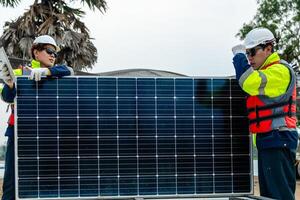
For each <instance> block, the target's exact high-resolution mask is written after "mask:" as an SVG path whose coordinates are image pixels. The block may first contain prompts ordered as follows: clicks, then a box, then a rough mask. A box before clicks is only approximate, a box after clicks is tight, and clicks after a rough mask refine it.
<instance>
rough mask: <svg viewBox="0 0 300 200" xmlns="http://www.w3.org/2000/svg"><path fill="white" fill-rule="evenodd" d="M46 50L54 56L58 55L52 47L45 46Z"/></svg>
mask: <svg viewBox="0 0 300 200" xmlns="http://www.w3.org/2000/svg"><path fill="white" fill-rule="evenodd" d="M44 50H45V51H46V53H47V54H49V55H50V56H53V57H54V58H56V57H57V52H56V51H55V50H54V49H52V48H45V49H44Z"/></svg>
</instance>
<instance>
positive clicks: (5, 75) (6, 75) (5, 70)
mask: <svg viewBox="0 0 300 200" xmlns="http://www.w3.org/2000/svg"><path fill="white" fill-rule="evenodd" d="M0 65H1V66H0V70H1V71H0V76H1V77H0V78H1V79H2V80H3V81H4V83H5V84H7V85H8V86H9V87H10V88H13V86H14V80H13V78H12V77H11V75H10V73H9V70H8V67H7V65H6V64H3V63H0Z"/></svg>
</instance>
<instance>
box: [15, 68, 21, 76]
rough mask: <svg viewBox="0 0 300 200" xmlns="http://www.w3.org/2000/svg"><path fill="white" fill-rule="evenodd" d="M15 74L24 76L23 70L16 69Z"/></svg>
mask: <svg viewBox="0 0 300 200" xmlns="http://www.w3.org/2000/svg"><path fill="white" fill-rule="evenodd" d="M14 74H15V75H16V76H22V69H15V70H14Z"/></svg>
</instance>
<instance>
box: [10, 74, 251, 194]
mask: <svg viewBox="0 0 300 200" xmlns="http://www.w3.org/2000/svg"><path fill="white" fill-rule="evenodd" d="M74 78H75V79H76V83H77V86H78V82H79V80H80V79H81V78H94V79H96V80H97V82H98V79H105V78H107V79H115V80H116V84H117V80H120V79H121V80H125V79H127V80H128V79H133V80H135V83H137V82H138V80H141V79H149V80H150V79H152V80H155V81H154V82H155V84H156V82H157V80H160V81H161V82H164V79H168V80H173V82H174V84H173V86H174V89H175V80H191V81H193V84H194V81H195V80H196V79H210V80H211V81H212V82H213V80H223V79H228V80H229V83H230V84H231V82H232V80H233V79H232V78H228V77H226V78H224V77H182V78H181V77H176V78H175V77H174V78H173V77H145V78H144V77H138V78H137V77H126V78H123V77H90V76H88V77H82V76H81V77H65V78H64V79H70V82H72V81H71V79H74ZM17 79H22V78H17ZM56 80H58V79H56ZM39 84H40V83H36V87H38V85H39ZM71 85H73V84H70V87H72V86H71ZM163 85H164V84H163ZM96 86H97V93H98V92H100V90H99V88H98V87H99V84H96ZM105 86H107V85H105ZM136 87H137V84H136ZM155 87H156V85H155ZM211 87H213V85H211ZM193 88H194V85H193ZM59 89H60V88H59V85H58V84H57V87H56V90H57V91H59ZM156 89H157V88H156ZM231 89H232V88H231V85H230V92H231ZM116 91H118V90H116ZM175 91H177V90H175ZM43 92H44V91H42V92H41V93H40V95H41V96H43V97H46V96H47V94H46V93H43ZM78 92H79V90H78V88H77V96H78ZM102 92H104V91H102ZM105 92H107V91H105ZM156 92H157V90H156ZM164 92H165V91H163V90H161V91H160V92H159V95H161V96H162V97H164V98H168V97H167V96H168V95H167V94H165V93H164ZM193 92H194V91H193ZM149 93H151V91H150V92H149ZM149 93H141V92H140V93H139V94H140V96H142V95H145V98H147V97H149V96H147V95H150V94H149ZM25 94H26V93H25ZM103 94H105V95H109V94H106V93H103ZM137 94H138V89H137V88H136V94H135V95H137ZM81 95H83V96H84V95H85V93H82V94H81ZM111 95H115V94H111ZM131 95H132V94H131ZM178 95H182V97H183V98H185V97H187V98H190V97H191V96H189V95H190V94H188V93H185V92H183V91H182V92H181V93H180V92H179V93H178ZM193 95H194V94H193ZM50 96H51V95H50ZM98 96H99V95H98V94H97V98H98ZM120 96H121V98H124V99H125V102H123V101H120V102H119V100H118V98H117V100H116V106H117V107H118V106H119V104H118V103H120V105H123V106H124V110H126V109H127V110H131V109H128V108H127V107H126V100H127V99H126V98H130V97H128V96H130V94H126V93H122V94H120ZM175 96H176V94H174V97H175ZM131 97H132V96H131ZM138 97H139V96H138ZM209 97H214V96H213V94H211V96H209V95H208V96H207V98H208V99H209ZM17 98H18V97H17ZM17 98H16V101H15V104H16V113H18V110H17V107H18V103H17ZM55 98H57V99H60V98H61V97H59V95H57V96H56V97H55ZM55 98H53V99H52V100H55ZM107 98H109V97H107ZM195 98H197V97H194V96H193V99H195ZM221 98H222V97H221ZM231 98H232V96H231V95H230V105H231ZM25 99H26V98H25ZM77 99H78V97H77ZM157 99H159V98H156V97H155V101H156V103H155V107H156V109H155V112H157ZM48 100H49V98H47V101H48ZM68 100H70V99H68ZM129 100H130V99H128V101H129ZM144 100H145V99H144ZM174 101H175V100H174ZM193 101H194V100H193ZM211 101H212V105H213V101H214V99H213V98H212V100H211ZM36 102H38V105H40V104H43V103H44V102H43V99H42V100H40V98H39V96H38V95H37V96H36ZM77 102H78V100H77ZM97 102H98V101H97ZM145 102H146V103H147V101H145ZM44 104H45V103H44ZM96 104H97V113H96V114H95V113H93V114H92V115H93V116H96V117H97V119H99V116H100V115H101V113H100V112H99V109H98V106H99V102H98V103H96ZM193 104H194V103H193ZM28 105H30V102H29V103H28ZM77 105H78V103H77ZM135 105H136V108H137V106H138V103H137V102H135ZM162 105H163V106H166V105H167V104H166V103H164V102H162ZM58 106H59V105H58V103H57V113H56V114H57V116H59V113H58V112H59V109H58ZM78 110H79V108H78V107H77V112H78ZM90 110H91V111H92V109H90ZM174 110H175V111H176V105H175V103H174ZM51 111H52V109H50V110H49V112H50V113H51ZM38 112H39V110H38V109H37V111H36V112H35V113H33V114H32V115H39V114H41V115H43V113H38ZM117 112H118V109H117ZM122 112H123V111H122ZM144 112H145V113H147V112H150V113H151V111H147V110H145V111H144ZM164 112H165V113H161V114H163V115H166V116H169V115H172V113H171V114H170V113H168V112H169V111H164ZM180 112H183V113H182V116H184V115H185V114H184V112H185V111H184V110H182V111H180ZM193 112H195V105H193ZM230 112H233V110H232V109H230ZM48 114H49V113H48ZM78 114H79V115H80V113H77V115H78ZM119 114H120V115H122V114H124V116H133V114H134V113H126V112H124V113H117V114H116V113H113V114H112V115H119ZM148 114H149V113H148ZM152 114H153V113H152ZM155 114H156V115H157V113H155ZM211 114H212V113H211ZM214 114H216V116H217V115H218V113H213V114H212V115H207V116H214ZM231 114H232V113H231ZM53 115H55V114H53ZM71 115H72V114H71ZM74 115H75V114H74ZM135 115H137V113H135ZM194 115H195V113H193V116H194ZM174 116H177V115H176V113H174ZM59 118H60V116H59ZM230 118H232V115H230ZM17 119H18V118H17V116H16V127H15V133H16V139H15V150H16V152H18V136H17V132H18V129H17V127H18V122H17V121H18V120H17ZM38 120H39V118H38V117H37V121H38ZM118 120H119V118H117V121H118ZM155 121H156V126H157V125H158V124H157V118H155ZM174 121H175V124H176V117H175V120H174ZM78 123H79V122H78ZM117 123H118V122H117ZM118 125H120V124H118ZM193 125H194V126H196V119H195V117H194V118H193ZM230 125H232V124H231V123H230ZM97 128H99V124H98V122H97ZM193 128H194V129H195V127H193ZM37 129H38V128H37ZM156 129H157V127H156ZM175 129H176V125H175ZM47 131H48V130H47ZM136 131H138V130H137V129H136ZM77 132H78V136H79V130H77ZM156 132H157V130H156ZM156 134H157V133H156ZM37 135H38V134H37ZM232 137H233V133H232V127H231V144H233V139H232ZM175 138H176V137H175ZM39 140H40V138H39V137H38V136H37V142H39ZM54 140H55V139H54ZM59 140H60V138H59V137H58V138H57V142H59ZM66 142H67V141H66ZM78 142H79V141H78ZM251 142H252V140H251V137H250V136H249V151H250V152H249V153H250V155H249V158H250V160H252V145H251V144H252V143H251ZM97 145H98V146H99V143H97ZM175 145H176V140H175ZM194 145H195V142H194ZM37 147H39V145H37ZM59 147H60V146H59ZM78 148H79V145H78ZM232 148H233V147H231V150H232ZM194 149H196V148H195V147H194ZM175 150H176V149H175ZM78 151H79V150H78ZM98 151H99V149H98ZM156 151H157V149H156ZM39 153H40V152H38V150H37V154H39ZM231 153H232V152H231ZM54 154H55V152H54ZM77 155H79V153H78V154H77ZM98 155H99V154H98ZM18 158H19V157H18V156H16V157H15V161H16V162H15V163H16V184H17V187H16V194H17V197H18V194H19V184H18V177H19V174H18V173H19V171H18V170H17V169H18ZM98 158H99V157H98ZM118 159H119V158H118ZM194 159H195V158H194ZM231 159H233V155H232V156H231ZM38 160H39V158H38ZM175 160H176V157H175ZM38 162H41V161H38ZM118 162H120V161H118ZM175 162H176V161H175ZM150 163H152V162H150ZM77 164H78V166H80V163H79V159H78V163H77ZM194 164H196V162H194ZM156 165H158V161H157V159H156ZM37 167H38V164H37ZM98 167H99V166H98ZM249 167H250V169H249V170H250V174H253V167H252V163H250V166H249ZM137 169H138V167H137ZM231 169H234V166H231ZM58 170H59V169H58ZM78 172H79V173H80V171H79V169H78ZM37 173H40V172H39V170H37ZM232 173H233V171H232ZM37 176H38V177H39V175H37ZM176 177H177V176H176ZM97 178H98V179H99V178H100V177H99V172H98V177H97ZM182 178H184V177H182ZM220 178H222V177H220ZM223 178H224V177H223ZM233 178H234V177H233V174H232V176H231V181H233ZM118 179H119V178H118ZM194 179H196V177H194ZM58 180H60V178H58ZM182 180H183V181H184V179H182ZM48 181H49V180H48ZM124 181H126V179H125V180H124ZM37 182H39V179H38V181H37ZM58 182H59V181H58ZM195 184H196V182H195ZM232 184H233V182H232ZM78 185H80V184H78ZM98 186H99V187H100V186H101V184H99V180H98ZM157 187H158V185H157ZM213 187H215V185H214V186H213ZM232 187H233V186H232ZM250 188H251V189H250V191H249V192H245V193H244V192H241V193H232V194H229V193H216V191H215V189H214V192H213V193H207V194H196V193H195V194H178V192H176V193H177V194H176V195H174V194H172V195H170V194H166V195H164V194H163V195H158V194H157V195H116V196H99V195H98V196H96V197H84V196H83V197H76V196H74V197H50V198H49V197H46V198H42V197H40V199H61V198H63V199H95V198H96V199H99V198H104V199H107V198H112V199H119V198H135V197H140V198H174V197H176V198H180V197H182V198H183V197H184V198H188V197H224V196H226V195H227V196H228V195H229V196H241V195H251V194H253V176H252V175H250ZM176 189H178V187H176ZM58 190H59V189H58ZM99 192H100V191H99ZM118 193H119V194H120V191H119V192H118ZM18 199H37V198H19V197H18Z"/></svg>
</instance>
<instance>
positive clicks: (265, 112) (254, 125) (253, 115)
mask: <svg viewBox="0 0 300 200" xmlns="http://www.w3.org/2000/svg"><path fill="white" fill-rule="evenodd" d="M273 64H278V63H271V64H270V65H268V66H266V67H265V68H267V67H270V66H271V65H273ZM280 64H284V65H285V66H286V67H287V68H288V69H289V71H290V77H291V80H290V83H289V86H288V88H287V91H286V92H285V93H284V94H282V95H280V96H278V97H273V98H270V97H267V96H265V95H257V96H249V97H248V98H247V104H246V105H247V110H248V119H249V124H250V126H249V129H250V132H252V133H266V132H269V131H272V130H276V129H281V128H285V129H295V128H296V123H297V118H296V76H295V73H294V71H293V69H292V68H291V67H290V66H289V65H288V64H287V63H286V62H284V61H280Z"/></svg>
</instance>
